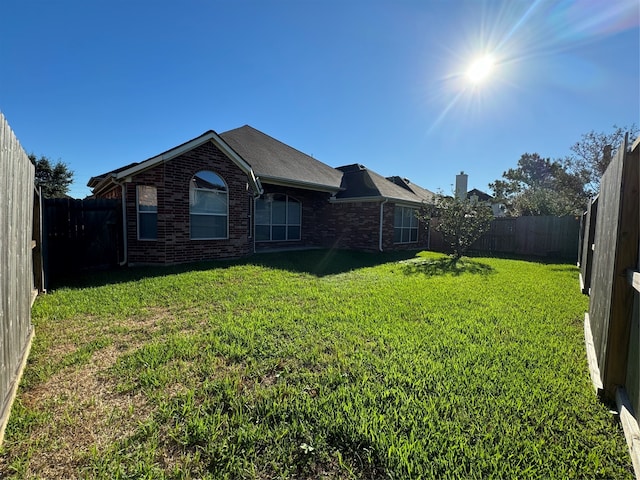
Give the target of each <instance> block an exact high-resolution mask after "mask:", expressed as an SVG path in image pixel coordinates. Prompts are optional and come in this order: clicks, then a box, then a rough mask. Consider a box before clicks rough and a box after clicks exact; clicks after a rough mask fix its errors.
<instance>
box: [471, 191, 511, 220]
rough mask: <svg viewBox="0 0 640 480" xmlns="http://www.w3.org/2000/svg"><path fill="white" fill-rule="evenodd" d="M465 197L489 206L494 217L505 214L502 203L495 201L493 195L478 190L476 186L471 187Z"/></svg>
mask: <svg viewBox="0 0 640 480" xmlns="http://www.w3.org/2000/svg"><path fill="white" fill-rule="evenodd" d="M467 198H468V199H469V200H474V199H475V200H476V201H478V202H481V203H484V204H485V205H488V206H490V207H491V210H492V212H493V216H494V217H504V216H505V215H506V213H505V212H506V207H505V205H504V204H502V203H499V202H496V200H495V198H493V196H491V195H489V194H488V193H486V192H483V191H482V190H478V189H477V188H473V189H471V190H469V191H468V192H467Z"/></svg>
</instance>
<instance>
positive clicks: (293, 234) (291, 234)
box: [287, 227, 300, 240]
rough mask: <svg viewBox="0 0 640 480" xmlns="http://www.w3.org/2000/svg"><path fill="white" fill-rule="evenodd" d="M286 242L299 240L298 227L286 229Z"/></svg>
mask: <svg viewBox="0 0 640 480" xmlns="http://www.w3.org/2000/svg"><path fill="white" fill-rule="evenodd" d="M287 235H288V240H300V227H287Z"/></svg>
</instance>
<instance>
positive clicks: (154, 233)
mask: <svg viewBox="0 0 640 480" xmlns="http://www.w3.org/2000/svg"><path fill="white" fill-rule="evenodd" d="M138 221H139V224H138V234H139V235H140V239H141V240H155V239H157V238H158V214H157V213H140V214H138Z"/></svg>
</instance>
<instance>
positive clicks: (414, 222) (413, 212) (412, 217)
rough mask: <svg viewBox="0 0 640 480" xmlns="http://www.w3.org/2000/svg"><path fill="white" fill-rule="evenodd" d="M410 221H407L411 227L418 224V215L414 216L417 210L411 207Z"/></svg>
mask: <svg viewBox="0 0 640 480" xmlns="http://www.w3.org/2000/svg"><path fill="white" fill-rule="evenodd" d="M410 211H411V222H410V223H409V226H411V227H412V228H415V227H417V226H418V217H416V213H418V212H417V210H416V209H414V208H412V209H411V210H410Z"/></svg>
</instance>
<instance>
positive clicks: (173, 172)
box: [88, 125, 433, 264]
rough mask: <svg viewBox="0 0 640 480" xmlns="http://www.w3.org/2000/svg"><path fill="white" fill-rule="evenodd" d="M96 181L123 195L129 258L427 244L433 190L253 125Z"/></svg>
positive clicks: (100, 192) (172, 259)
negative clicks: (323, 156)
mask: <svg viewBox="0 0 640 480" xmlns="http://www.w3.org/2000/svg"><path fill="white" fill-rule="evenodd" d="M391 178H394V179H395V178H396V177H391ZM398 178H400V177H398ZM88 186H89V187H90V188H91V189H92V191H93V195H94V196H95V197H100V198H116V199H120V200H122V209H123V219H124V222H123V223H124V230H125V232H124V238H125V252H126V261H127V262H128V263H130V264H140V263H153V264H173V263H182V262H189V261H197V260H208V259H220V258H237V257H242V256H246V255H250V254H252V253H253V252H255V251H259V250H264V249H273V248H308V247H325V248H346V249H358V250H369V251H386V250H403V249H419V248H426V247H427V242H428V236H427V233H426V232H425V230H424V228H423V226H421V225H420V222H419V221H418V219H417V217H416V212H417V210H418V209H419V208H420V207H421V205H423V203H424V202H426V201H428V200H429V199H430V198H431V196H432V195H433V194H432V193H431V192H429V191H428V190H425V189H422V188H420V187H418V186H417V185H414V184H411V183H410V182H409V181H408V180H406V179H404V182H400V183H398V182H396V181H394V180H390V179H386V178H384V177H382V176H381V175H379V174H377V173H376V172H373V171H371V170H369V169H367V168H366V167H364V166H363V165H359V164H353V165H346V166H342V167H338V168H333V167H330V166H329V165H327V164H325V163H323V162H320V161H319V160H316V159H314V158H313V157H311V156H309V155H307V154H305V153H303V152H300V151H299V150H296V149H295V148H293V147H290V146H288V145H286V144H284V143H282V142H280V141H279V140H276V139H274V138H272V137H270V136H269V135H266V134H264V133H262V132H260V131H259V130H256V129H255V128H253V127H250V126H248V125H245V126H243V127H240V128H237V129H234V130H230V131H228V132H225V133H221V134H217V133H216V132H214V131H213V130H210V131H208V132H205V133H204V134H202V135H200V136H199V137H196V138H194V139H192V140H189V141H188V142H185V143H183V144H181V145H178V146H176V147H174V148H172V149H170V150H167V151H166V152H163V153H161V154H159V155H156V156H154V157H152V158H149V159H147V160H145V161H142V162H140V163H133V164H130V165H127V166H124V167H121V168H118V169H116V170H113V171H111V172H108V173H104V174H101V175H98V176H96V177H92V178H91V179H90V180H89V182H88Z"/></svg>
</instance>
